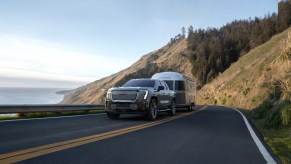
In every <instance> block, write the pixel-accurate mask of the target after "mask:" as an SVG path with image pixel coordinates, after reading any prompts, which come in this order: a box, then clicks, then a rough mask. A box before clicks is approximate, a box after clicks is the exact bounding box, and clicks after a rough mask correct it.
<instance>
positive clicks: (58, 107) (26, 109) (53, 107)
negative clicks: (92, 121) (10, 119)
mask: <svg viewBox="0 0 291 164" xmlns="http://www.w3.org/2000/svg"><path fill="white" fill-rule="evenodd" d="M97 109H105V105H100V104H44V105H0V114H7V113H31V112H71V111H89V110H97Z"/></svg>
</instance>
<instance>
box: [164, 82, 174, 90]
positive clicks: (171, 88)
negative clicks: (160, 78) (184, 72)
mask: <svg viewBox="0 0 291 164" xmlns="http://www.w3.org/2000/svg"><path fill="white" fill-rule="evenodd" d="M164 82H166V83H167V84H168V87H169V89H170V90H174V89H173V87H174V81H172V80H164Z"/></svg>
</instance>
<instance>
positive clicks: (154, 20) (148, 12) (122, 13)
mask: <svg viewBox="0 0 291 164" xmlns="http://www.w3.org/2000/svg"><path fill="white" fill-rule="evenodd" d="M277 3H278V1H277V0H199V1H198V0H13V1H11V0H7V1H5V0H0V87H15V86H17V87H21V86H23V87H29V86H30V87H66V88H70V87H77V86H80V85H83V84H86V83H88V82H91V81H94V80H97V79H99V78H102V77H104V76H108V75H111V74H113V73H116V72H117V71H119V70H121V69H124V68H126V67H128V66H130V65H131V64H132V63H133V62H135V61H136V60H138V59H139V58H140V57H141V56H142V55H144V54H146V53H149V52H151V51H153V50H156V49H158V48H160V47H162V46H163V45H165V44H167V42H168V41H169V40H170V38H171V37H174V36H175V35H177V34H178V33H180V29H181V27H183V26H184V27H186V28H187V27H189V26H190V25H192V26H193V27H194V29H195V28H207V27H221V26H223V25H225V24H226V23H228V22H230V21H232V20H234V19H248V18H249V17H252V18H253V17H255V16H258V17H263V16H264V15H266V14H268V13H272V12H276V13H277Z"/></svg>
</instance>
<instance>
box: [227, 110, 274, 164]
mask: <svg viewBox="0 0 291 164" xmlns="http://www.w3.org/2000/svg"><path fill="white" fill-rule="evenodd" d="M225 107H227V106H225ZM227 108H230V109H234V110H236V111H237V112H238V113H240V115H241V116H242V118H243V119H244V121H245V124H246V126H247V128H248V130H249V132H250V134H251V136H252V138H253V140H254V141H255V143H256V145H257V147H258V148H259V150H260V152H261V154H262V155H263V157H264V158H265V160H266V161H267V163H268V164H276V163H277V162H276V161H275V160H274V159H273V157H272V156H271V155H270V153H269V152H268V151H267V149H266V148H265V146H264V145H263V144H262V142H261V140H260V139H259V138H258V136H257V135H256V133H255V132H254V130H253V128H252V126H251V125H250V123H249V121H248V120H247V118H246V117H245V115H244V114H243V113H242V112H240V111H239V110H237V109H235V108H231V107H227Z"/></svg>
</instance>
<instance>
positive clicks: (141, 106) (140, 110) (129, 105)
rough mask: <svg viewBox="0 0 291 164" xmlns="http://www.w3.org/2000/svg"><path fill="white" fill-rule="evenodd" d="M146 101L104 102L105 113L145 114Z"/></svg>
mask: <svg viewBox="0 0 291 164" xmlns="http://www.w3.org/2000/svg"><path fill="white" fill-rule="evenodd" d="M148 106H149V104H148V103H147V101H145V100H144V101H114V100H106V111H107V112H109V113H116V114H117V113H118V114H146V113H147V109H148Z"/></svg>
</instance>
